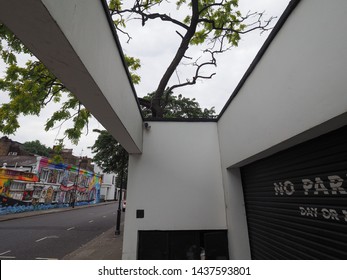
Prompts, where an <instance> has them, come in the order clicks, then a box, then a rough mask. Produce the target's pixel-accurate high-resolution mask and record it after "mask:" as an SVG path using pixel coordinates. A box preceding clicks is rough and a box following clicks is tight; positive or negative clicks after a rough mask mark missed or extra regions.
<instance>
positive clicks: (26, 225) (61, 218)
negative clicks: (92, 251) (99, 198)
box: [0, 204, 117, 260]
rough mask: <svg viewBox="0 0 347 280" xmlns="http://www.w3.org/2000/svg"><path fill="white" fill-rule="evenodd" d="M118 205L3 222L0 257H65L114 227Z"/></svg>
mask: <svg viewBox="0 0 347 280" xmlns="http://www.w3.org/2000/svg"><path fill="white" fill-rule="evenodd" d="M116 213H117V205H116V204H106V205H102V206H97V207H87V208H80V209H79V208H78V207H77V208H75V209H73V210H72V211H66V212H57V213H51V214H47V215H39V216H33V217H26V218H21V219H15V220H9V221H3V222H0V240H1V242H0V259H19V260H35V259H62V258H63V257H64V256H65V255H67V254H69V253H71V252H73V251H74V250H76V249H78V248H79V247H81V246H82V245H84V244H85V243H87V242H89V241H90V240H92V239H94V238H95V237H97V236H98V235H100V234H102V233H103V232H105V231H107V230H109V229H110V228H112V227H115V224H116V217H117V215H116Z"/></svg>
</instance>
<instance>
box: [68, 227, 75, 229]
mask: <svg viewBox="0 0 347 280" xmlns="http://www.w3.org/2000/svg"><path fill="white" fill-rule="evenodd" d="M73 229H75V227H70V228H68V229H67V230H73Z"/></svg>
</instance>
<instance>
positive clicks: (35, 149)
mask: <svg viewBox="0 0 347 280" xmlns="http://www.w3.org/2000/svg"><path fill="white" fill-rule="evenodd" d="M23 148H24V150H25V151H27V152H29V153H32V154H35V155H39V156H44V157H49V156H50V154H51V153H52V152H53V150H52V149H51V148H48V147H47V146H46V145H44V144H42V143H41V142H40V141H39V140H35V141H28V142H25V143H23Z"/></svg>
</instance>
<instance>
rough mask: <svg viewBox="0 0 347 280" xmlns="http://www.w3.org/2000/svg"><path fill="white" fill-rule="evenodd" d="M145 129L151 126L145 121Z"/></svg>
mask: <svg viewBox="0 0 347 280" xmlns="http://www.w3.org/2000/svg"><path fill="white" fill-rule="evenodd" d="M144 126H145V129H147V130H150V128H151V126H150V125H149V123H147V122H145V123H144Z"/></svg>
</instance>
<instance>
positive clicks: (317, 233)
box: [241, 127, 347, 259]
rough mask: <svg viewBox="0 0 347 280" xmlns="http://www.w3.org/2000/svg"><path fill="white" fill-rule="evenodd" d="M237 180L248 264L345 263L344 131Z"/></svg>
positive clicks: (248, 169) (265, 162) (262, 163)
mask: <svg viewBox="0 0 347 280" xmlns="http://www.w3.org/2000/svg"><path fill="white" fill-rule="evenodd" d="M241 174H242V181H243V189H244V197H245V205H246V213H247V222H248V230H249V238H250V246H251V255H252V258H253V259H347V127H343V128H341V129H339V130H336V131H334V132H331V133H328V134H325V135H323V136H320V137H318V138H316V139H313V140H310V141H308V142H305V143H303V144H300V145H298V146H295V147H293V148H291V149H288V150H286V151H283V152H280V153H278V154H275V155H273V156H270V157H268V158H266V159H262V160H259V161H257V162H254V163H252V164H250V165H247V166H245V167H243V168H241Z"/></svg>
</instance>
